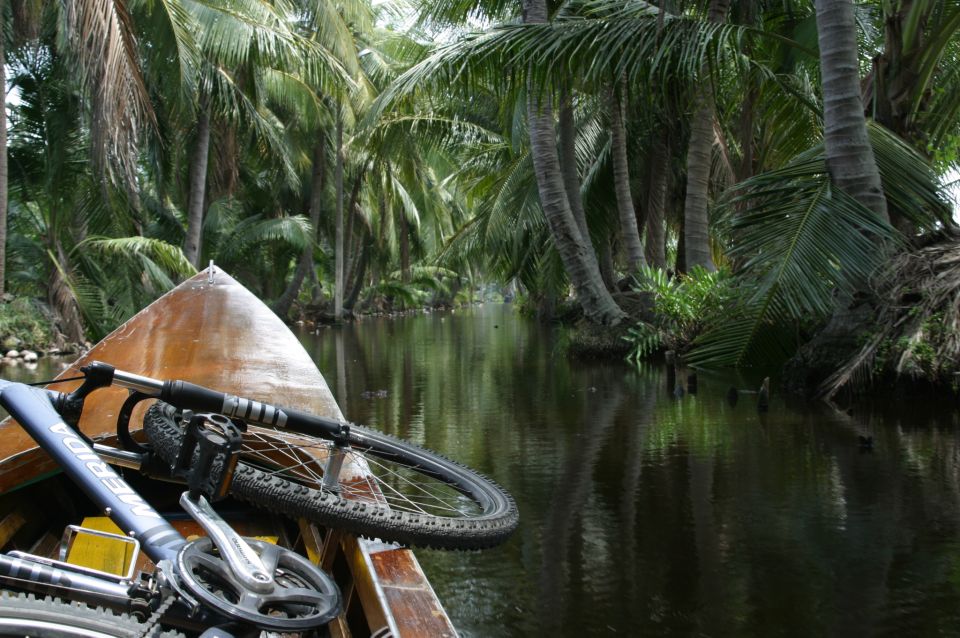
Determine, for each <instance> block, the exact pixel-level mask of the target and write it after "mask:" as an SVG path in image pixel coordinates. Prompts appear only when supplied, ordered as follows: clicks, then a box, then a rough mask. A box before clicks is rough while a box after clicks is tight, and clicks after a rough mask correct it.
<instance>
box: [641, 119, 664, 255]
mask: <svg viewBox="0 0 960 638" xmlns="http://www.w3.org/2000/svg"><path fill="white" fill-rule="evenodd" d="M668 142H669V138H668V137H667V134H666V132H660V133H654V137H653V148H652V149H651V151H650V157H651V160H650V181H649V184H650V186H649V190H648V191H647V223H646V226H647V242H646V244H645V245H644V253H645V257H646V258H647V262H648V263H649V264H650V265H651V266H655V267H657V268H666V267H667V255H666V230H665V227H664V217H665V215H664V208H665V207H666V205H667V197H666V196H667V178H668V177H669V172H668V171H669V160H670V152H669V150H668Z"/></svg>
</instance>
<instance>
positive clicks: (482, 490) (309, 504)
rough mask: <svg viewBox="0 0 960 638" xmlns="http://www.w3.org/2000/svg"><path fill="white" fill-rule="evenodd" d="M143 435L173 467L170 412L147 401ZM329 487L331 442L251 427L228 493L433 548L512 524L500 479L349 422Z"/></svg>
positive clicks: (493, 535)
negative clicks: (333, 483) (342, 457)
mask: <svg viewBox="0 0 960 638" xmlns="http://www.w3.org/2000/svg"><path fill="white" fill-rule="evenodd" d="M144 431H145V432H146V434H147V437H148V438H149V439H150V442H151V443H152V444H153V447H154V449H155V451H156V452H157V453H158V454H159V455H160V456H161V457H162V458H163V459H164V460H165V461H166V462H168V463H173V462H174V460H175V459H176V457H177V454H178V453H179V450H180V441H181V440H182V438H183V428H182V427H181V424H180V420H179V418H178V416H177V413H176V410H175V409H174V408H173V407H172V406H170V405H167V404H165V403H162V402H157V403H155V404H154V405H152V406H151V407H150V408H149V409H148V410H147V413H146V415H145V417H144ZM349 444H350V447H349V448H348V451H347V453H346V454H345V460H344V465H343V469H342V470H341V472H340V475H339V479H340V480H339V482H338V486H337V488H336V489H334V490H331V489H327V488H325V487H324V486H323V471H324V468H325V466H326V464H327V459H328V457H329V453H330V442H329V441H325V440H322V439H317V438H314V437H309V436H304V435H302V434H294V433H289V432H283V431H278V430H271V429H266V428H260V427H255V426H250V427H248V428H247V432H246V433H245V434H244V447H243V451H242V452H241V457H240V458H241V460H240V463H239V464H238V467H237V471H236V473H235V474H234V477H233V481H232V483H231V486H230V491H231V493H232V494H233V495H234V496H236V497H238V498H240V499H243V500H246V501H248V502H250V503H253V504H254V505H257V506H259V507H263V508H265V509H268V510H271V511H275V512H278V513H281V514H284V515H286V516H290V517H293V518H300V517H303V518H306V519H308V520H311V521H313V522H315V523H318V524H321V525H327V526H330V527H338V528H342V529H346V530H348V531H350V532H353V533H355V534H359V535H362V536H367V537H370V538H380V539H382V540H385V541H393V542H397V543H402V544H404V545H416V546H421V547H433V548H437V549H483V548H486V547H493V546H495V545H499V544H500V543H502V542H503V541H504V540H506V539H507V537H508V536H509V535H510V534H511V533H512V532H513V530H514V529H516V527H517V524H518V522H519V514H518V512H517V506H516V503H514V500H513V498H512V497H511V496H510V495H509V494H508V493H507V492H506V491H505V490H504V489H503V488H501V487H500V486H499V485H497V484H496V483H495V482H493V481H492V480H490V479H489V478H487V477H485V476H483V475H482V474H480V473H478V472H475V471H474V470H471V469H470V468H468V467H465V466H463V465H461V464H459V463H457V462H456V461H452V460H450V459H447V458H444V457H443V456H441V455H439V454H437V453H436V452H432V451H430V450H427V449H425V448H422V447H420V446H418V445H414V444H413V443H408V442H406V441H402V440H400V439H397V438H395V437H392V436H389V435H387V434H383V433H381V432H377V431H375V430H371V429H368V428H364V427H360V426H351V429H350V438H349Z"/></svg>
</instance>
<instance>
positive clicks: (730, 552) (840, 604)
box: [301, 305, 960, 638]
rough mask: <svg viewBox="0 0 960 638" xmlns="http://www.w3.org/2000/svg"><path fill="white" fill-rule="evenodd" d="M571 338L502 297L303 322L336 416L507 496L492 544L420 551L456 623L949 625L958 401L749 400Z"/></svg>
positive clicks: (684, 628)
mask: <svg viewBox="0 0 960 638" xmlns="http://www.w3.org/2000/svg"><path fill="white" fill-rule="evenodd" d="M564 338H565V335H564V333H563V332H562V331H560V330H553V329H549V328H544V327H543V326H541V325H539V324H537V323H535V322H532V321H530V320H527V319H524V318H522V317H520V316H519V315H518V314H516V313H515V312H514V309H513V308H512V307H511V306H510V305H486V306H479V307H475V308H470V309H466V310H457V311H456V312H445V313H435V314H427V315H417V316H410V317H401V318H394V319H386V318H384V319H379V318H372V319H370V318H366V319H363V320H362V321H360V322H358V323H356V324H353V325H348V326H344V327H341V328H326V329H321V330H320V331H319V333H318V334H306V333H304V334H302V335H301V339H302V341H303V343H304V346H305V347H306V348H307V350H308V351H309V352H310V353H311V355H312V356H313V357H314V358H315V360H316V361H317V363H318V365H319V367H320V370H321V371H322V372H323V374H324V376H325V377H326V379H327V381H328V383H329V385H330V388H331V389H332V390H333V392H334V394H335V395H336V397H337V400H338V401H339V403H340V405H341V407H342V408H343V411H344V413H345V414H346V416H347V418H348V419H350V420H353V421H355V422H358V423H364V424H367V425H370V426H373V427H376V428H380V429H382V430H385V431H387V432H389V433H392V434H395V435H398V436H401V437H404V438H408V439H411V440H413V441H415V442H417V443H419V444H421V445H425V446H427V447H429V448H432V449H434V450H438V451H440V452H443V453H444V454H446V455H448V456H451V457H453V458H455V459H457V460H459V461H462V462H464V463H467V464H468V465H470V466H472V467H474V468H476V469H479V470H480V471H482V472H484V473H486V474H488V475H490V476H492V477H493V478H495V479H496V480H497V481H498V482H500V483H501V484H503V485H504V486H506V487H507V488H508V489H509V490H510V491H511V492H512V493H513V494H514V496H515V497H516V500H517V503H518V505H519V508H520V513H521V526H520V528H519V530H518V531H517V533H516V534H515V536H514V537H513V538H512V539H511V540H510V541H509V542H508V543H507V544H505V545H504V546H502V547H499V548H497V549H493V550H488V551H483V552H437V551H422V550H418V552H417V555H418V556H419V558H420V560H421V563H422V564H423V566H424V569H425V571H426V573H427V575H428V577H429V579H430V581H431V582H432V583H433V585H434V587H435V588H436V590H437V593H438V594H439V596H440V598H441V600H442V601H443V602H444V605H445V607H446V609H447V611H448V612H449V614H450V616H451V617H452V619H453V622H454V624H455V625H456V626H457V628H458V629H459V630H460V632H461V633H462V634H463V635H464V636H473V637H477V638H493V637H498V636H617V635H624V636H692V635H695V636H811V635H840V636H865V635H891V636H893V635H933V634H937V635H942V634H947V635H960V445H958V438H960V437H958V430H960V428H958V419H957V416H956V413H955V410H954V407H955V406H954V405H953V404H943V405H938V404H934V403H931V402H930V401H924V402H919V403H913V404H910V405H896V404H891V405H886V406H878V405H872V404H867V405H856V406H853V407H852V409H849V410H848V409H847V407H848V406H844V409H843V410H836V409H833V408H830V407H827V406H819V405H818V406H810V405H805V404H803V403H791V402H789V401H787V400H786V399H785V398H783V397H780V396H777V395H774V397H773V398H772V400H771V405H770V410H769V412H767V413H766V414H760V413H758V411H757V409H756V395H755V394H753V395H750V394H741V395H739V400H738V401H737V402H736V403H733V402H732V401H731V400H730V398H729V397H728V391H729V389H730V388H731V386H734V387H739V388H741V389H746V388H755V387H756V386H757V385H758V383H757V380H756V379H742V378H731V377H722V376H715V377H714V376H709V375H707V376H705V375H701V376H700V378H699V383H698V388H697V392H696V394H690V393H685V394H684V395H683V396H682V397H677V396H675V394H674V393H673V392H672V391H670V389H668V388H667V380H666V378H665V375H664V371H663V369H662V367H660V366H657V365H650V366H645V367H642V368H640V369H636V368H633V367H631V366H628V365H626V364H621V363H617V362H607V363H590V362H571V361H569V360H568V359H567V358H565V357H564V355H563V354H562V347H561V346H562V342H563V340H564ZM859 437H872V440H873V445H872V448H870V449H865V448H864V447H862V446H861V445H860V444H859V441H860V439H859Z"/></svg>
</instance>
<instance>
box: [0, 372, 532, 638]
mask: <svg viewBox="0 0 960 638" xmlns="http://www.w3.org/2000/svg"><path fill="white" fill-rule="evenodd" d="M82 372H83V374H84V381H83V384H82V385H81V386H80V388H78V389H77V390H76V391H74V392H72V393H70V394H62V393H58V392H54V391H49V390H48V391H46V392H45V393H44V392H43V391H38V390H33V389H30V388H27V387H26V386H23V385H20V384H14V383H9V382H0V405H2V406H3V407H5V408H6V409H7V410H8V411H9V412H10V413H11V415H12V416H13V417H14V418H15V419H16V420H17V421H18V422H19V423H20V424H21V426H23V427H24V428H25V429H26V430H27V431H28V432H29V434H30V435H31V436H32V437H33V438H34V440H36V441H37V443H38V444H39V445H40V446H41V447H42V448H43V449H44V450H45V451H46V452H47V453H48V454H50V456H51V457H53V458H54V460H55V461H56V463H57V464H58V465H59V466H60V467H61V468H62V469H63V471H64V473H65V474H67V475H68V476H69V477H70V478H71V480H73V481H74V482H75V483H76V484H78V485H79V486H80V487H81V488H82V489H83V490H84V491H85V492H86V493H87V494H88V496H90V498H91V499H92V500H93V501H94V502H95V503H96V504H97V505H98V506H99V507H100V508H101V509H102V510H103V511H104V512H105V513H106V514H107V516H109V517H110V518H111V519H112V520H113V521H114V522H116V523H117V525H118V526H119V527H120V528H121V529H122V530H125V531H126V532H127V534H128V536H129V538H130V539H132V541H133V542H134V543H136V545H137V549H138V551H139V550H140V549H141V548H142V551H143V552H144V553H145V554H146V555H147V556H148V557H150V558H151V559H152V560H153V561H154V562H155V563H156V564H157V567H158V568H157V572H156V573H155V574H154V575H152V576H149V577H141V578H139V579H138V578H136V577H135V576H134V575H133V574H132V573H131V574H127V575H125V576H124V577H116V576H112V575H109V574H104V573H102V572H93V571H92V570H89V569H86V568H78V567H77V566H75V565H70V564H68V563H65V562H63V561H62V560H61V561H57V560H52V559H48V558H45V557H40V556H31V555H28V554H24V553H22V552H10V553H8V554H6V555H0V580H3V582H4V583H6V584H8V585H10V584H15V585H17V586H18V587H19V588H21V589H25V590H27V591H35V592H41V593H60V594H63V593H66V594H68V597H69V598H71V599H72V600H79V601H84V602H89V603H93V604H95V605H97V606H106V607H109V608H112V609H117V610H119V611H121V612H124V613H130V612H134V613H135V614H136V615H137V617H138V618H139V619H141V620H144V619H145V620H146V626H147V628H148V629H147V631H152V630H153V629H154V628H156V629H159V628H161V627H175V628H176V627H196V626H197V623H199V624H200V625H201V626H203V625H218V624H219V625H223V624H224V623H228V624H229V623H233V624H232V625H229V627H228V629H230V630H231V631H233V630H234V629H232V628H233V627H234V626H236V627H240V629H239V630H236V631H240V632H241V633H242V632H244V631H247V632H249V631H252V630H256V631H259V630H266V631H280V632H291V631H304V630H311V629H313V628H316V627H319V626H322V625H324V624H326V623H327V622H328V621H329V620H330V619H331V618H333V617H334V616H336V615H337V614H338V613H339V611H340V608H341V600H340V594H339V591H338V590H337V587H336V584H335V583H334V582H333V581H332V580H331V579H330V577H329V576H327V575H326V574H325V573H324V572H323V571H321V570H320V569H319V568H317V567H316V566H314V565H313V564H312V563H311V562H310V561H308V560H306V559H305V558H303V557H302V556H300V555H298V554H296V553H294V552H293V551H291V550H286V549H283V548H279V547H276V546H274V545H270V544H269V543H265V542H262V541H256V540H253V539H244V538H242V537H241V536H239V535H238V534H236V532H234V530H233V529H232V528H231V527H230V526H229V525H228V524H227V523H226V522H225V521H224V520H223V519H222V518H221V517H220V516H219V515H218V514H217V513H216V511H214V509H213V508H212V506H211V505H210V502H211V501H214V500H217V499H218V498H222V497H224V496H225V495H226V493H227V492H228V491H230V492H231V493H232V494H233V495H234V496H236V497H239V498H241V499H244V500H248V501H251V502H253V503H254V504H258V505H260V506H265V507H267V508H268V509H272V510H274V511H277V512H280V513H283V514H286V515H288V516H292V517H304V518H307V519H309V520H312V521H314V522H318V523H321V524H324V525H333V526H337V527H340V528H343V529H347V530H349V531H351V532H354V533H357V534H361V535H366V536H371V537H379V538H381V539H383V540H390V541H397V542H403V543H407V544H420V545H430V546H434V547H445V548H457V549H466V548H480V547H488V546H491V545H493V544H496V543H499V542H502V541H503V540H504V539H505V538H506V537H507V536H508V535H509V534H510V532H512V531H513V529H515V527H516V525H517V523H518V514H517V510H516V505H515V504H514V502H513V499H512V498H511V497H510V496H509V494H507V493H506V492H505V491H504V490H503V489H502V488H500V487H499V486H497V485H496V484H495V483H493V482H492V481H490V480H489V479H486V478H485V477H483V476H482V475H480V474H478V473H476V472H473V471H472V470H469V469H468V468H465V467H464V466H461V465H459V464H457V463H455V462H454V461H450V460H448V459H445V458H443V457H441V456H439V455H437V454H435V453H433V452H430V451H428V450H425V449H423V448H420V447H418V446H416V445H413V444H410V443H406V442H403V441H400V440H398V439H395V438H393V437H390V436H388V435H384V434H380V433H377V432H374V431H372V430H368V429H366V428H362V427H358V426H354V425H352V424H348V423H341V422H339V421H336V420H333V419H328V418H324V417H319V416H316V415H312V414H308V413H304V412H300V411H296V410H290V409H285V408H280V407H277V406H272V405H269V404H266V403H262V402H258V401H254V400H251V399H246V398H242V397H237V396H233V395H229V394H226V393H221V392H217V391H215V390H211V389H209V388H204V387H202V386H198V385H194V384H191V383H188V382H185V381H161V380H157V379H151V378H149V377H144V376H140V375H136V374H133V373H129V372H124V371H121V370H116V369H114V368H113V367H112V366H109V365H108V364H104V363H99V362H95V363H92V364H90V365H88V366H85V367H84V368H82ZM110 385H116V386H120V387H124V388H127V389H128V390H130V396H129V398H128V399H127V401H126V402H125V403H124V404H123V406H122V408H121V410H120V412H119V417H118V421H117V438H118V440H119V441H120V442H121V444H122V445H123V448H124V449H117V448H112V447H109V446H104V445H101V444H98V443H93V442H92V441H87V440H84V439H85V437H84V436H83V435H82V433H80V432H79V430H78V429H77V423H78V422H79V418H80V415H81V413H82V410H83V402H84V399H85V397H86V396H87V395H89V394H90V393H91V392H93V391H95V390H96V389H98V388H103V387H107V386H110ZM146 399H159V401H157V402H156V403H155V404H154V405H152V406H150V407H149V409H148V410H147V412H146V416H145V418H144V430H145V432H146V434H147V437H148V439H149V441H150V445H149V446H144V445H143V443H142V442H140V441H137V440H136V439H135V438H134V437H133V436H131V433H130V430H129V421H130V418H131V415H132V413H133V408H134V407H135V406H136V405H137V404H138V403H139V402H141V401H143V400H146ZM263 426H267V427H263ZM358 452H362V453H363V454H362V455H361V454H359V453H358ZM108 462H109V463H112V464H117V465H120V466H123V467H128V468H134V469H138V470H140V471H142V472H144V473H145V474H147V475H148V476H162V477H164V478H169V477H171V476H173V477H175V478H178V479H180V480H182V481H185V482H186V483H187V486H188V489H187V491H185V492H184V493H183V495H182V496H181V498H180V504H181V506H182V507H183V508H184V510H185V511H186V512H187V513H188V514H189V515H190V516H191V517H192V518H193V519H194V520H196V521H197V522H198V523H199V524H200V525H201V526H202V527H203V528H204V530H205V531H206V532H207V533H208V537H206V538H201V539H197V540H193V541H189V542H188V541H186V540H185V539H184V538H183V536H182V535H180V533H179V532H177V531H176V530H175V529H174V528H173V527H172V526H171V525H170V524H169V523H167V522H166V521H164V520H163V519H162V518H161V517H160V515H159V514H158V513H157V512H156V511H155V510H154V509H153V508H152V507H151V506H150V505H149V504H148V503H146V501H144V500H143V499H142V498H141V497H140V496H139V495H138V494H137V493H136V492H135V491H134V490H133V489H132V488H131V487H130V486H129V485H128V484H127V483H126V482H125V481H124V480H123V479H122V478H121V477H120V476H119V475H118V474H117V473H116V472H115V471H113V470H112V468H111V467H110V465H109V464H108ZM351 468H353V470H354V471H350V470H351ZM371 469H376V470H378V471H381V475H380V476H379V477H378V478H377V479H376V480H373V479H371V478H370V477H371V476H376V474H375V473H374V472H371V471H370V470H371ZM414 479H416V480H414ZM421 479H422V480H421ZM424 484H426V486H424ZM131 564H132V563H131ZM5 596H6V595H5ZM58 605H59V606H58ZM62 605H63V604H62V603H56V602H53V601H39V600H36V599H30V598H23V597H20V598H10V597H9V596H6V597H5V598H4V599H3V600H0V610H2V613H0V631H4V630H5V629H9V628H10V627H16V626H17V625H16V623H17V622H23V623H36V622H39V621H38V618H37V617H38V616H43V617H44V618H48V619H49V618H54V619H55V620H56V621H59V622H63V621H68V620H71V619H75V620H73V621H72V622H76V623H79V622H81V621H84V622H87V621H89V622H90V623H92V624H93V625H94V626H96V625H97V623H99V622H100V621H99V620H98V619H97V618H94V617H91V614H96V613H100V612H98V611H97V610H92V611H90V610H83V613H80V611H79V610H80V608H74V607H67V608H63V606H62ZM18 614H19V616H18ZM88 617H89V618H88ZM120 620H123V619H122V618H121V619H120ZM120 620H118V621H117V622H120ZM11 623H12V624H11ZM121 624H122V623H121ZM135 625H136V623H133V624H132V625H131V626H132V627H133V626H135ZM251 628H253V629H251ZM83 631H94V630H93V629H90V628H89V627H87V628H85V629H84V630H83ZM111 631H115V629H111ZM116 631H119V630H116ZM131 631H136V632H139V633H130V634H129V635H141V634H143V633H145V632H144V631H142V627H139V626H136V628H135V629H133V630H131ZM94 633H95V631H94ZM69 635H73V634H69ZM76 635H94V634H87V633H77V634H76ZM110 635H120V634H110ZM164 635H166V634H164ZM172 635H173V634H172ZM210 635H213V634H210ZM218 635H219V634H218ZM223 635H228V634H223Z"/></svg>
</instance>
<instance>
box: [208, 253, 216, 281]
mask: <svg viewBox="0 0 960 638" xmlns="http://www.w3.org/2000/svg"><path fill="white" fill-rule="evenodd" d="M215 272H216V271H215V269H214V267H213V260H212V259H211V260H210V265H209V266H207V283H208V284H211V285H212V284H213V275H214V273H215Z"/></svg>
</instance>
